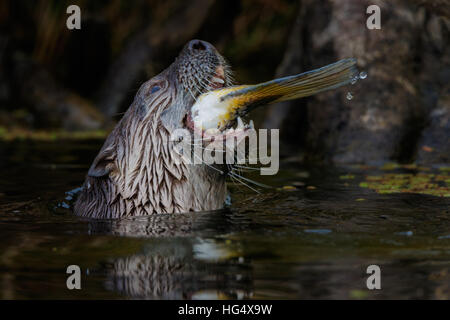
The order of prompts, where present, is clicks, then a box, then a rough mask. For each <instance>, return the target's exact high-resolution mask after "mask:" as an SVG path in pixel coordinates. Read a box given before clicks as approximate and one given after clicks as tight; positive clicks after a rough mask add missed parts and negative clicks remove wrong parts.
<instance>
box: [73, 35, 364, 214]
mask: <svg viewBox="0 0 450 320" xmlns="http://www.w3.org/2000/svg"><path fill="white" fill-rule="evenodd" d="M357 71H358V70H357V68H356V59H353V58H351V59H344V60H340V61H338V62H335V63H332V64H330V65H327V66H324V67H322V68H318V69H315V70H312V71H308V72H304V73H301V74H298V75H293V76H288V77H284V78H280V79H274V80H271V81H267V82H264V83H260V84H256V85H240V86H231V85H232V80H231V71H230V67H229V65H228V64H227V62H226V61H225V59H224V58H223V57H222V56H221V55H220V54H219V53H218V52H217V50H216V49H215V48H214V47H213V46H212V45H211V44H210V43H208V42H205V41H201V40H192V41H190V42H189V43H188V44H186V46H185V47H184V48H183V50H182V51H181V53H180V55H179V56H178V57H177V58H176V60H175V62H174V63H172V64H171V65H170V66H169V67H168V68H167V69H166V70H164V71H163V72H161V73H160V74H159V75H157V76H155V77H154V78H152V79H150V80H149V81H147V82H145V83H144V84H143V85H142V86H141V88H140V89H139V90H138V92H137V94H136V96H135V98H134V101H133V103H132V104H131V106H130V108H129V109H128V110H127V112H126V113H125V115H124V116H123V118H122V119H121V120H120V122H119V123H118V124H117V126H116V127H115V128H114V129H113V131H112V132H111V133H110V135H109V136H108V137H107V139H106V141H105V144H104V145H103V147H102V148H101V150H100V152H99V154H98V155H97V157H96V158H95V159H94V162H93V163H92V165H91V167H90V169H89V171H88V174H87V177H86V180H85V182H84V184H83V186H82V188H81V192H80V195H79V197H78V199H77V201H76V203H75V207H74V210H75V214H77V215H79V216H84V217H90V218H121V217H132V216H145V215H152V214H157V213H185V212H190V211H211V210H217V209H221V208H223V206H224V203H225V200H226V196H227V187H226V177H227V175H231V176H235V177H236V174H235V173H234V165H233V164H231V165H230V164H228V163H229V162H228V161H227V162H226V163H225V164H222V163H223V162H221V161H218V162H214V163H213V164H212V165H210V164H208V163H207V162H204V161H202V159H200V160H201V161H200V162H198V161H195V160H194V161H193V162H192V161H188V162H186V161H183V160H182V159H183V156H182V155H180V154H179V153H177V152H174V151H175V150H176V149H175V148H174V146H175V144H176V142H177V141H176V140H174V139H173V134H174V132H177V131H178V130H179V129H183V130H185V131H186V132H187V134H188V135H189V136H193V137H194V143H190V145H187V146H186V147H185V149H184V151H186V150H187V151H188V152H189V153H190V149H191V148H190V147H193V146H194V145H200V147H201V148H202V149H203V150H206V149H207V148H205V144H204V143H205V138H207V139H206V140H208V139H212V140H213V141H216V142H217V143H219V144H220V143H225V142H226V141H231V139H235V138H236V139H238V140H239V141H241V142H242V141H243V140H245V136H246V135H247V134H248V133H249V131H251V130H252V129H253V125H252V122H250V124H249V125H245V124H244V122H243V120H242V118H241V116H244V115H246V114H247V113H248V112H249V111H250V110H252V109H253V108H255V107H257V106H261V105H265V104H268V103H274V102H277V101H285V100H291V99H297V98H302V97H306V96H310V95H313V94H316V93H319V92H323V91H326V90H330V89H335V88H338V87H340V86H342V85H346V84H349V83H354V82H355V81H356V79H357V77H358V75H357V74H358V72H357ZM204 124H205V126H203V125H204ZM234 124H237V127H236V129H234V128H232V126H233V125H234ZM199 137H200V138H199ZM190 141H192V140H190ZM233 141H234V140H233ZM239 143H240V142H238V143H237V145H239ZM244 144H245V143H244ZM237 145H236V147H237ZM194 148H195V147H194ZM223 151H224V149H221V152H223ZM232 151H234V150H232ZM244 153H245V152H244ZM183 155H186V153H183ZM194 155H195V154H194ZM215 155H218V157H219V158H220V157H224V156H227V155H226V154H224V153H219V152H218V153H215ZM245 180H247V179H245Z"/></svg>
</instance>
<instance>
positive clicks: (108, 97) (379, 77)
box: [0, 0, 450, 164]
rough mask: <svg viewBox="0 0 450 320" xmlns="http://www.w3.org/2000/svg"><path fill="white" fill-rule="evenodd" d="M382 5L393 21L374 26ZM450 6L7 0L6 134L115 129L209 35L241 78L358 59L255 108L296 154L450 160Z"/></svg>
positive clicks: (327, 158)
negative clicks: (191, 45) (287, 97)
mask: <svg viewBox="0 0 450 320" xmlns="http://www.w3.org/2000/svg"><path fill="white" fill-rule="evenodd" d="M70 4H77V5H79V6H80V8H81V17H82V23H81V30H68V29H67V28H66V19H67V17H68V16H69V15H68V14H67V13H66V8H67V6H69V5H70ZM371 4H377V5H379V6H380V8H381V30H368V29H367V28H366V19H367V17H368V15H367V14H366V8H367V6H369V5H371ZM449 17H450V5H449V2H448V1H420V0H417V1H374V0H371V1H360V0H345V1H330V0H319V1H312V0H300V1H283V0H276V1H269V0H246V1H234V0H232V1H218V0H216V1H214V0H194V1H167V0H161V1H160V0H155V1H150V0H147V1H146V0H136V1H125V0H113V1H59V0H58V1H57V0H53V1H52V0H41V1H25V0H19V1H17V0H3V1H1V2H0V138H1V139H4V140H14V139H59V138H60V137H63V138H67V137H70V138H77V137H84V136H85V135H87V136H95V137H100V138H102V137H104V136H105V134H107V132H108V131H109V130H110V129H111V127H112V126H113V125H114V123H115V121H117V120H118V119H120V116H121V114H122V113H123V112H124V111H125V110H126V108H127V107H128V106H129V105H130V103H131V101H132V99H133V96H134V94H135V93H136V91H137V89H138V88H139V86H140V84H142V82H144V81H145V80H147V79H149V78H150V77H152V76H154V75H156V74H157V73H159V72H160V71H162V70H163V69H165V68H166V67H167V66H168V65H169V64H170V63H171V62H172V61H173V60H174V58H175V57H176V55H177V54H178V52H179V50H180V49H181V48H182V47H183V45H184V44H185V43H186V42H187V41H188V40H190V39H193V38H198V39H203V40H206V41H209V42H211V43H213V44H214V45H215V46H216V47H217V48H218V50H219V51H220V52H221V53H222V54H223V55H224V56H225V57H226V58H227V59H228V60H229V61H230V63H231V65H232V67H233V69H234V70H235V78H236V80H237V82H238V83H257V82H262V81H266V80H269V79H272V78H274V77H275V76H284V75H290V74H295V73H299V72H303V71H307V70H310V69H314V68H317V67H321V66H323V65H325V64H329V63H332V62H335V61H337V60H339V59H341V58H347V57H355V58H357V59H358V66H359V69H360V70H361V71H365V72H367V73H368V78H367V79H365V80H364V81H359V82H358V83H357V84H355V85H354V86H352V87H347V88H342V89H340V90H335V91H332V92H327V93H323V94H320V95H318V96H315V97H312V98H308V99H303V100H299V101H294V102H286V103H284V104H285V105H284V106H280V105H274V106H270V107H266V108H263V109H260V110H258V111H257V112H255V114H254V115H252V117H253V118H255V119H256V120H257V125H258V126H259V127H268V128H280V129H281V137H282V140H283V141H282V144H281V146H282V153H283V154H284V155H296V156H299V157H298V160H299V161H302V160H304V161H314V162H335V163H379V162H383V161H399V162H407V163H409V162H414V161H416V162H418V163H426V164H442V163H448V162H450V141H449V137H450V85H449V79H450V68H449V65H450V64H449V60H450V49H449V39H450V36H449V29H450V23H449ZM347 92H351V93H352V94H353V96H354V98H353V99H352V100H351V101H348V100H347V99H346V95H347Z"/></svg>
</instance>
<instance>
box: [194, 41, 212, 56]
mask: <svg viewBox="0 0 450 320" xmlns="http://www.w3.org/2000/svg"><path fill="white" fill-rule="evenodd" d="M189 49H190V50H191V51H192V52H198V53H200V52H201V51H205V50H211V45H210V44H209V43H208V42H206V41H202V40H191V41H189Z"/></svg>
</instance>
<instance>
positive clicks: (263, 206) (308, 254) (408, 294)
mask: <svg viewBox="0 0 450 320" xmlns="http://www.w3.org/2000/svg"><path fill="white" fill-rule="evenodd" d="M101 143H102V141H83V142H65V143H31V142H20V143H14V144H2V145H0V168H1V173H2V174H1V176H0V270H1V271H0V298H3V299H5V298H8V299H18V298H22V299H28V298H34V299H63V298H75V299H81V298H82V299H86V298H87V299H89V298H96V299H120V298H121V299H123V298H126V299H141V298H148V299H175V298H176V299H203V298H213V299H228V298H232V299H251V298H253V299H261V298H262V299H265V298H275V299H279V298H285V299H312V298H321V299H335V298H343V299H347V298H350V299H361V298H363V299H392V298H408V299H413V298H414V299H415V298H425V299H445V298H446V299H448V298H449V285H450V215H449V198H442V197H435V196H431V195H420V194H400V193H399V194H377V193H376V192H375V191H373V190H370V189H368V188H361V187H360V186H359V182H360V181H361V180H363V179H364V177H365V176H367V175H376V174H378V173H380V170H381V169H380V168H365V167H360V168H358V167H345V168H322V167H317V168H316V167H302V166H298V165H296V164H294V163H292V162H289V161H282V163H281V167H282V168H283V170H282V171H281V172H280V173H279V174H278V175H276V176H269V177H264V178H261V177H259V176H252V178H254V179H256V180H258V181H260V182H263V183H265V184H269V185H272V186H274V187H276V188H274V189H269V190H265V191H263V193H261V194H255V193H254V192H252V191H250V190H248V189H246V188H245V187H238V186H234V185H231V186H230V187H231V189H232V192H233V204H232V206H231V208H229V209H225V210H221V211H217V212H208V213H195V214H194V213H193V214H180V215H159V216H155V217H148V218H147V217H141V218H136V219H128V220H121V221H88V220H80V219H78V218H76V217H74V216H72V215H71V213H70V210H67V209H64V208H63V207H60V208H58V209H54V207H55V206H56V205H57V204H58V203H61V201H62V200H64V197H65V195H64V192H65V191H68V190H71V189H73V188H75V187H77V186H79V185H80V184H81V182H82V180H83V177H84V175H85V173H86V171H87V169H88V167H89V164H90V161H91V160H92V159H93V157H94V156H95V155H96V153H97V151H98V149H99V148H100V146H101ZM285 186H296V187H295V188H293V187H289V188H283V187H285ZM66 202H67V203H68V201H67V200H66ZM72 264H76V265H79V266H80V267H81V269H82V272H83V275H82V283H81V285H82V290H68V289H66V279H67V274H66V268H67V266H69V265H72ZM371 264H377V265H379V266H380V267H381V272H382V280H381V283H382V290H373V291H369V290H367V289H366V285H365V284H366V278H367V274H366V268H367V267H368V266H369V265H371Z"/></svg>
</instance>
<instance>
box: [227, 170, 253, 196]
mask: <svg viewBox="0 0 450 320" xmlns="http://www.w3.org/2000/svg"><path fill="white" fill-rule="evenodd" d="M229 174H230V176H231V177H234V179H236V180H237V181H238V182H240V183H241V184H243V185H244V186H246V187H247V188H249V189H251V190H253V191H255V192H256V193H261V192H259V191H258V190H256V189H255V188H252V187H250V186H249V185H248V184H246V183H245V182H244V181H242V180H241V179H239V178H238V177H241V178H242V176H240V175H238V174H236V173H234V172H233V171H230V172H229Z"/></svg>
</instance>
